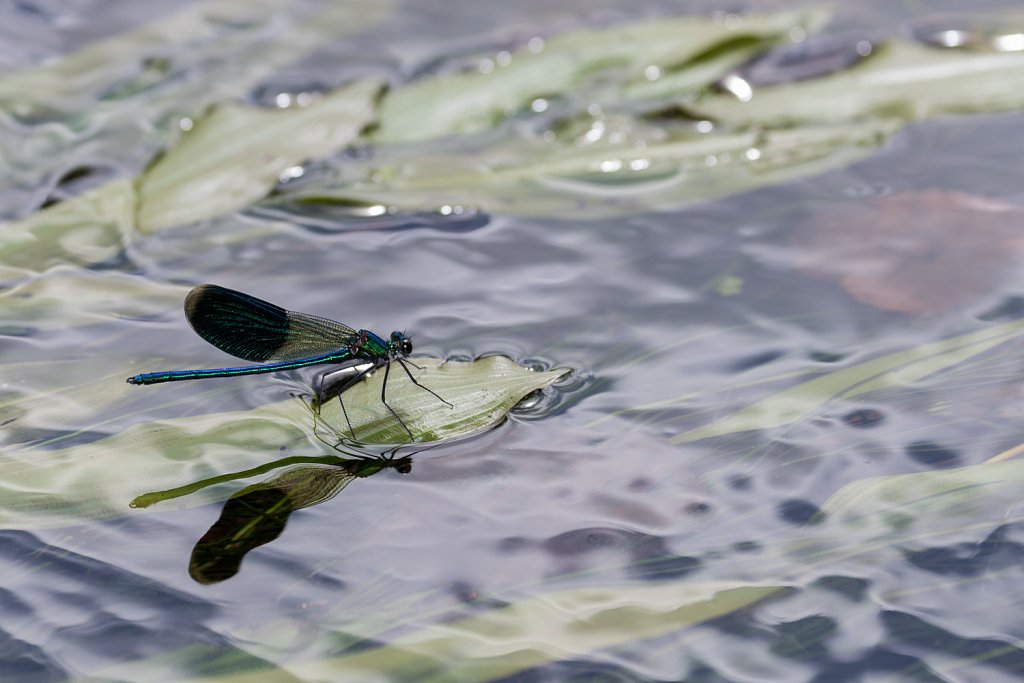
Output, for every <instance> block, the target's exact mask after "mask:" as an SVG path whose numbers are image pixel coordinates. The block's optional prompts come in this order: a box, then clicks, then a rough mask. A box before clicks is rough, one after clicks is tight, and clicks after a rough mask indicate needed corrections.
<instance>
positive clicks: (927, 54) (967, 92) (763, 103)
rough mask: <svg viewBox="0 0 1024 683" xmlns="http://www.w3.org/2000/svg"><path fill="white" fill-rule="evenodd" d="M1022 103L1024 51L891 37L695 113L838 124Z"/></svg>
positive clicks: (710, 100)
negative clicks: (806, 75)
mask: <svg viewBox="0 0 1024 683" xmlns="http://www.w3.org/2000/svg"><path fill="white" fill-rule="evenodd" d="M1021 107H1024V52H1004V53H984V52H969V51H963V50H948V49H939V48H934V47H925V46H923V45H920V44H917V43H910V42H906V41H902V40H892V41H889V42H887V43H885V44H882V45H879V46H877V47H876V48H875V52H874V54H872V55H871V56H870V57H869V58H868V59H865V60H864V61H862V62H860V63H859V64H856V65H855V66H853V67H851V68H850V69H847V70H845V71H839V72H836V73H833V74H830V75H827V76H823V77H821V78H814V79H809V80H805V81H799V82H796V83H784V84H780V85H771V86H764V87H760V88H756V89H755V90H754V93H753V97H751V98H750V100H749V101H746V102H744V101H741V100H739V99H737V98H736V97H735V96H733V95H730V94H714V95H708V96H706V97H703V98H701V99H700V100H699V101H698V102H697V103H696V104H695V105H693V107H692V113H693V115H695V116H699V117H704V118H710V119H712V120H716V121H722V122H727V123H730V124H732V125H761V126H763V125H771V126H781V125H794V124H801V123H808V122H816V123H826V122H831V123H838V122H841V121H853V120H856V119H863V118H867V117H872V116H881V117H892V118H898V119H903V120H917V119H922V118H926V117H930V116H935V115H937V114H948V113H968V112H996V111H1009V110H1014V109H1019V108H1021Z"/></svg>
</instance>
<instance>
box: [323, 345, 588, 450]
mask: <svg viewBox="0 0 1024 683" xmlns="http://www.w3.org/2000/svg"><path fill="white" fill-rule="evenodd" d="M416 364H417V365H419V366H420V367H421V368H423V369H422V370H417V369H416V368H410V370H411V371H412V373H413V375H414V376H415V377H416V381H417V382H419V383H420V384H422V385H423V386H426V387H428V388H429V389H430V391H433V392H436V393H437V394H438V395H439V396H441V397H442V398H444V399H445V400H446V401H448V402H449V403H451V404H453V406H454V407H449V406H447V405H445V404H444V403H442V402H441V401H439V400H438V399H437V397H436V396H433V395H432V394H431V393H430V392H428V391H424V390H423V389H422V388H420V387H418V386H416V385H415V384H413V383H412V382H411V381H409V378H408V377H407V376H406V375H405V372H403V371H402V369H401V367H399V366H398V365H397V364H393V365H392V366H391V372H390V375H389V378H388V385H387V397H388V403H390V404H391V405H392V407H394V408H395V410H396V411H398V413H399V414H400V415H401V416H402V420H403V421H404V422H405V424H406V425H408V427H409V429H410V430H411V431H412V433H413V434H415V435H416V441H442V440H448V439H453V438H457V437H461V436H466V435H468V434H472V433H474V432H478V431H481V430H484V429H487V428H489V427H491V426H493V425H494V424H495V423H497V422H499V421H500V420H502V419H504V417H505V415H506V414H507V413H508V411H509V410H511V409H512V407H513V406H514V405H515V404H516V403H518V402H519V401H520V400H522V399H523V397H524V396H526V395H527V394H529V393H531V392H533V391H536V390H538V389H541V388H543V387H545V386H547V385H549V384H551V383H552V382H554V381H555V380H556V379H558V378H559V377H561V376H562V375H564V374H566V373H567V372H568V370H548V371H546V372H535V371H532V370H529V369H528V368H524V367H523V366H521V365H518V364H517V363H515V362H513V361H511V360H509V359H508V358H506V357H504V356H488V357H486V358H481V359H479V360H476V361H473V362H471V363H467V362H460V361H442V360H440V359H437V358H417V359H416ZM384 374H385V373H384V371H383V370H377V371H376V372H375V373H374V375H373V376H372V377H370V378H369V379H367V380H366V381H364V382H359V383H358V384H356V385H355V386H353V387H352V388H350V389H348V390H347V391H345V393H344V394H343V396H342V397H343V398H344V400H345V408H346V410H347V411H348V416H349V419H350V420H351V421H352V427H353V428H354V429H355V432H356V437H357V438H358V440H359V441H362V442H364V443H377V444H392V443H406V442H408V440H409V435H408V433H407V432H406V431H405V429H403V428H402V425H401V424H399V423H398V421H397V420H395V418H394V416H393V415H392V414H391V412H390V411H389V410H388V409H387V408H386V407H385V406H384V404H382V403H381V401H380V396H381V387H382V386H383V382H384ZM320 415H321V417H322V418H323V419H324V420H325V421H326V422H327V423H328V424H330V425H331V426H332V427H333V429H334V431H335V432H336V433H338V434H339V435H347V434H348V425H347V423H346V421H345V417H344V415H343V414H342V411H341V406H340V404H339V402H338V401H328V402H326V403H325V404H324V405H323V406H322V407H321V410H320Z"/></svg>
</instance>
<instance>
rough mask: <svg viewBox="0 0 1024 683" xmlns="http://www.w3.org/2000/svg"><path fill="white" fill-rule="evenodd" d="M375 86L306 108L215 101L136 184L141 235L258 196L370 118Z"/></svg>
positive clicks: (341, 143)
mask: <svg viewBox="0 0 1024 683" xmlns="http://www.w3.org/2000/svg"><path fill="white" fill-rule="evenodd" d="M381 88H382V83H381V82H380V81H376V80H365V81H359V82H357V83H354V84H352V85H350V86H348V87H346V88H342V89H341V90H338V91H336V92H334V93H331V94H330V95H327V96H324V97H323V98H322V99H320V100H318V101H316V102H314V103H313V104H311V105H309V106H307V107H295V108H292V109H285V110H271V109H257V108H254V107H247V106H241V105H222V106H220V107H217V108H216V109H214V111H213V112H212V113H211V114H210V115H209V116H207V117H206V118H205V119H203V120H201V121H199V122H198V123H197V124H196V126H195V128H194V129H193V130H192V131H191V132H189V134H188V135H186V136H185V137H184V138H183V139H182V140H181V142H179V143H178V144H177V145H176V146H175V147H173V148H172V149H171V150H170V151H168V152H167V154H165V155H164V156H163V157H161V158H160V160H159V161H158V162H157V163H156V164H154V165H153V167H151V168H150V169H149V170H147V171H146V172H145V173H144V174H143V176H142V178H141V180H140V181H139V210H138V227H139V230H141V231H142V232H152V231H154V230H158V229H160V228H165V227H170V226H175V225H181V224H185V223H192V222H195V221H200V220H203V219H206V218H212V217H214V216H218V215H220V214H223V213H228V212H230V211H235V210H237V209H241V208H244V207H246V206H248V205H250V204H252V203H253V202H255V201H256V200H258V199H260V198H262V197H263V196H264V195H266V194H267V192H269V191H270V190H271V188H273V187H274V185H275V184H276V183H277V182H278V180H279V179H280V177H281V175H282V174H283V173H284V172H285V171H287V170H288V169H289V168H291V167H292V166H295V165H297V164H301V163H303V162H304V161H307V160H309V159H312V158H318V157H324V156H328V155H330V154H333V153H334V152H337V151H338V150H340V149H342V148H344V147H345V146H346V145H348V144H349V143H351V142H352V141H353V140H354V139H355V138H356V137H357V136H358V135H359V133H360V132H361V131H362V129H363V128H364V127H365V126H366V125H367V124H368V123H370V121H372V120H373V116H374V113H375V110H376V102H377V97H378V95H379V94H380V91H381Z"/></svg>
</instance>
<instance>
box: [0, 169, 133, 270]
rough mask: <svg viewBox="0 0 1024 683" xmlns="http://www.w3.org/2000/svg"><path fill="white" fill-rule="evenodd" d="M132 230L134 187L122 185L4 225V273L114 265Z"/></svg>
mask: <svg viewBox="0 0 1024 683" xmlns="http://www.w3.org/2000/svg"><path fill="white" fill-rule="evenodd" d="M134 226H135V188H134V187H133V186H132V183H131V182H130V181H128V180H119V181H116V182H113V183H109V184H107V185H103V186H101V187H98V188H96V189H94V190H91V191H89V192H87V193H85V194H83V195H81V196H79V197H75V198H74V199H69V200H67V201H65V202H61V203H60V204H56V205H54V206H51V207H48V208H46V209H43V210H42V211H39V212H37V213H35V214H32V215H31V216H29V217H28V218H26V219H24V220H21V221H12V222H9V223H0V234H2V235H3V238H2V239H0V262H2V263H3V268H4V269H11V268H21V269H27V270H39V271H41V270H46V269H47V268H49V267H50V266H53V265H57V264H62V263H75V264H81V265H91V264H96V263H102V262H104V261H111V260H113V259H115V258H117V257H118V256H120V255H121V253H122V252H123V251H124V243H125V237H126V236H128V235H130V234H131V233H132V231H133V229H134ZM0 272H2V271H0ZM6 274H7V275H16V274H17V273H12V272H11V271H10V270H7V271H6Z"/></svg>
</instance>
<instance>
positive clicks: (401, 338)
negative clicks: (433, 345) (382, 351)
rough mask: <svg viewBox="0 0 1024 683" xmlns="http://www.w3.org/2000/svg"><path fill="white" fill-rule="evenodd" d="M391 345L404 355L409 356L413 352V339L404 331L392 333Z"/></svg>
mask: <svg viewBox="0 0 1024 683" xmlns="http://www.w3.org/2000/svg"><path fill="white" fill-rule="evenodd" d="M391 345H392V346H393V348H395V349H397V350H398V352H399V353H400V354H402V355H403V356H408V355H409V354H410V353H412V340H411V339H409V338H408V337H406V336H405V334H404V333H402V332H398V331H395V332H392V333H391Z"/></svg>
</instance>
